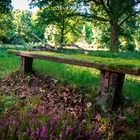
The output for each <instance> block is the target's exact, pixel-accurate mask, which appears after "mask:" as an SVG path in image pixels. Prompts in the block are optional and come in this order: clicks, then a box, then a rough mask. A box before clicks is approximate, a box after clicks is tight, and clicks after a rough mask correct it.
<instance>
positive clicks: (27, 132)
mask: <svg viewBox="0 0 140 140" xmlns="http://www.w3.org/2000/svg"><path fill="white" fill-rule="evenodd" d="M29 134H31V129H30V128H28V127H26V130H25V132H24V133H23V135H25V136H27V135H29Z"/></svg>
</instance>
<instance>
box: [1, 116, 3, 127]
mask: <svg viewBox="0 0 140 140" xmlns="http://www.w3.org/2000/svg"><path fill="white" fill-rule="evenodd" d="M2 125H3V120H2V119H1V118H0V126H2Z"/></svg>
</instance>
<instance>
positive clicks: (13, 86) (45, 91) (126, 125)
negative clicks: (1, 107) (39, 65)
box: [0, 71, 140, 140]
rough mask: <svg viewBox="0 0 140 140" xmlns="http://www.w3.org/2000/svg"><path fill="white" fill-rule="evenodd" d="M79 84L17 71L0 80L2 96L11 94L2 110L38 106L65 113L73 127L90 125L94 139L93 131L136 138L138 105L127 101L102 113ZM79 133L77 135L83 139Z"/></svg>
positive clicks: (36, 108) (107, 136) (106, 136)
mask: <svg viewBox="0 0 140 140" xmlns="http://www.w3.org/2000/svg"><path fill="white" fill-rule="evenodd" d="M81 88H83V89H81ZM81 88H80V89H77V88H73V87H71V86H70V85H68V84H65V83H63V82H61V81H59V80H56V79H54V78H53V77H51V76H42V75H39V74H32V75H31V74H30V75H23V74H21V73H20V72H19V71H17V72H14V73H12V74H11V75H9V76H7V77H6V78H4V79H2V80H0V93H2V96H9V97H11V99H12V98H13V101H12V100H11V99H10V101H12V102H11V105H10V107H9V106H8V107H5V111H6V112H8V111H9V112H10V113H11V112H12V111H13V110H17V107H18V110H21V109H22V110H24V109H25V108H26V110H27V108H31V109H32V110H34V112H35V113H36V114H37V113H38V112H39V111H40V110H42V111H45V112H47V113H49V114H50V113H51V114H59V115H61V116H62V115H63V114H65V117H66V116H70V117H71V119H72V121H74V123H75V124H74V126H73V127H74V129H78V130H81V129H83V128H86V129H87V130H90V131H91V128H92V129H93V128H94V133H95V130H96V131H97V132H96V133H95V134H93V136H94V138H95V139H96V135H98V136H99V137H98V136H97V139H117V140H118V139H123V140H125V139H126V140H129V139H139V138H140V135H139V134H140V129H139V127H138V126H140V121H139V118H140V110H139V108H140V106H139V105H135V104H130V103H129V105H128V104H125V105H124V106H123V107H122V108H120V109H119V110H118V111H114V112H111V113H102V112H101V111H100V109H99V108H98V107H97V106H96V101H95V97H94V98H91V95H90V94H88V93H86V89H84V87H81ZM81 91H82V92H83V93H81ZM4 100H5V99H3V101H4ZM3 101H2V100H1V103H2V102H3ZM6 102H9V101H8V100H7V101H6ZM11 107H12V110H11ZM5 111H4V112H5ZM64 119H67V118H64ZM99 133H100V135H99ZM83 135H84V134H81V137H80V138H77V139H84V136H83ZM88 139H90V138H88Z"/></svg>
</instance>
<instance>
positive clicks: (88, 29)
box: [85, 26, 93, 44]
mask: <svg viewBox="0 0 140 140" xmlns="http://www.w3.org/2000/svg"><path fill="white" fill-rule="evenodd" d="M85 30H86V36H85V40H86V41H87V42H88V43H89V44H91V43H92V39H93V33H92V28H91V26H86V27H85Z"/></svg>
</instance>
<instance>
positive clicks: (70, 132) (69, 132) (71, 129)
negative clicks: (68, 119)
mask: <svg viewBox="0 0 140 140" xmlns="http://www.w3.org/2000/svg"><path fill="white" fill-rule="evenodd" d="M72 132H73V128H70V127H68V128H67V131H66V135H71V134H72Z"/></svg>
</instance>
